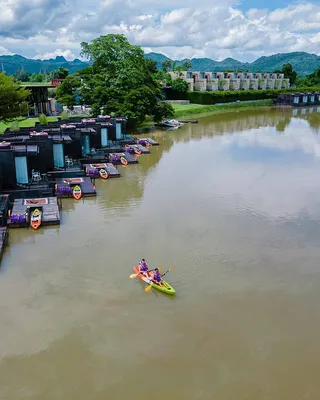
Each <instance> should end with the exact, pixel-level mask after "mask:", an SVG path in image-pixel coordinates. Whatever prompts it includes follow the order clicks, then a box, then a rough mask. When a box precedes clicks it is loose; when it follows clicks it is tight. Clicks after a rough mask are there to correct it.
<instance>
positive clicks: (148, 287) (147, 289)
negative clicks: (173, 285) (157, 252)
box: [144, 265, 174, 292]
mask: <svg viewBox="0 0 320 400" xmlns="http://www.w3.org/2000/svg"><path fill="white" fill-rule="evenodd" d="M173 268H174V265H173V266H172V267H170V268H169V269H168V270H167V271H166V272H165V273H164V274H163V275H162V276H165V274H167V273H168V272H169V271H172V270H173ZM159 269H160V268H159ZM153 285H154V282H152V283H151V284H150V285H149V286H147V287H146V288H145V289H144V290H145V291H146V292H149V290H150V289H151V288H152V286H153Z"/></svg>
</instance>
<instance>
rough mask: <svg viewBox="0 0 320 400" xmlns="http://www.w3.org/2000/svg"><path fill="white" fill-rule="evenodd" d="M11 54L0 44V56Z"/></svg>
mask: <svg viewBox="0 0 320 400" xmlns="http://www.w3.org/2000/svg"><path fill="white" fill-rule="evenodd" d="M12 54H13V53H11V52H10V51H9V50H8V49H6V48H4V47H2V46H0V55H1V56H10V55H12Z"/></svg>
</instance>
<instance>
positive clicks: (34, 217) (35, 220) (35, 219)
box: [30, 208, 41, 230]
mask: <svg viewBox="0 0 320 400" xmlns="http://www.w3.org/2000/svg"><path fill="white" fill-rule="evenodd" d="M40 225H41V211H40V210H39V209H38V208H36V209H35V210H33V211H32V213H31V217H30V226H31V228H32V229H35V230H36V229H38V228H39V227H40Z"/></svg>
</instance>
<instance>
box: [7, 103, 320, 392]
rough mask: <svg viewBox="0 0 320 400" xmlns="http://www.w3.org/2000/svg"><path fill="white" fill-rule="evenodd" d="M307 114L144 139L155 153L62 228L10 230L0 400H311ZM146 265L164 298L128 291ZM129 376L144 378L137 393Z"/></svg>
mask: <svg viewBox="0 0 320 400" xmlns="http://www.w3.org/2000/svg"><path fill="white" fill-rule="evenodd" d="M313 109H314V110H313V113H312V114H310V112H306V113H305V114H302V113H301V112H300V111H299V113H297V114H295V115H292V112H293V111H294V110H292V109H289V108H286V109H279V110H276V109H268V110H252V111H242V112H237V113H227V114H223V115H215V116H213V117H208V118H207V117H206V118H203V119H201V120H200V121H199V124H192V125H191V124H187V125H185V126H184V127H183V128H181V129H180V130H177V131H170V132H163V131H155V132H153V135H154V136H155V138H156V139H157V140H159V142H160V146H159V147H152V148H151V154H150V155H146V156H141V157H140V159H139V161H140V163H139V164H138V165H134V166H128V167H126V168H125V167H119V168H120V169H121V174H122V177H121V178H120V179H109V180H108V181H106V182H104V181H97V183H96V186H97V192H98V196H97V197H96V198H92V199H89V198H87V199H84V200H83V201H80V202H76V201H74V200H72V199H68V200H64V201H63V209H62V224H61V226H60V227H58V228H57V227H54V228H45V229H41V230H39V231H37V232H33V231H31V230H28V229H20V230H12V231H11V237H10V246H9V248H8V250H7V252H6V254H5V257H4V259H3V263H2V268H1V270H0V271H1V273H0V310H1V312H0V336H1V339H2V340H1V341H0V398H3V399H10V400H18V399H19V400H20V399H22V398H23V399H24V400H25V399H30V400H31V399H32V400H34V399H39V400H40V399H43V398H46V399H57V398H77V399H82V398H83V399H89V398H94V399H96V400H100V399H101V400H102V399H105V398H107V397H108V398H109V397H110V398H121V399H122V398H123V399H125V398H130V399H133V400H135V399H141V398H144V397H145V395H146V393H152V397H155V398H156V396H157V395H159V397H160V396H161V397H162V396H166V397H168V398H170V396H169V395H168V393H169V394H170V395H172V396H171V397H172V398H177V399H180V398H183V399H184V400H194V399H196V398H199V399H200V398H201V399H208V400H211V399H212V396H215V397H217V398H219V399H220V400H229V399H233V398H241V399H247V400H253V399H254V400H255V399H257V398H259V399H260V398H262V399H263V398H265V399H269V398H272V399H275V400H282V399H283V398H290V399H298V398H307V397H306V396H307V395H308V393H309V392H308V390H309V389H310V387H312V388H313V389H314V391H313V392H312V393H314V394H315V397H314V398H318V397H319V396H317V395H318V394H319V393H320V386H319V384H318V379H317V377H316V373H317V369H316V368H315V367H314V366H315V365H317V362H318V358H317V357H318V355H317V351H316V349H317V348H319V345H320V343H319V337H320V318H319V313H318V307H317V304H318V303H319V300H320V299H319V285H320V270H319V262H320V254H319V250H318V243H319V239H320V223H319V222H320V219H319V217H320V215H319V210H320V204H319V202H320V200H318V199H320V196H319V193H320V187H319V185H320V183H319V179H318V169H319V136H318V135H317V134H316V131H317V129H319V125H320V124H319V123H318V124H317V117H318V115H317V114H316V113H315V107H314V108H313ZM143 256H144V257H146V258H147V260H148V262H149V263H150V265H152V266H156V265H158V266H159V265H163V266H164V267H165V268H166V267H169V266H171V265H175V266H176V268H175V270H174V272H172V273H170V275H168V276H167V277H168V280H169V281H170V283H172V285H173V286H174V287H175V288H176V290H177V296H176V298H173V299H171V298H168V297H166V296H163V295H162V294H161V293H158V292H155V293H151V294H150V295H148V294H146V293H145V291H144V290H143V288H144V286H143V284H142V283H141V282H140V281H135V280H131V279H129V277H128V276H129V274H130V273H131V267H132V265H133V264H134V263H136V262H137V261H138V260H139V259H141V257H143ZM142 337H146V338H148V340H149V341H148V346H146V343H145V341H144V340H142ZM150 349H152V351H150ZM293 359H294V362H292V360H293ZM141 371H152V374H151V375H150V377H148V379H147V380H146V382H144V385H137V384H136V383H137V382H138V381H140V380H141ZM301 376H303V377H304V379H297V377H301ZM158 379H160V380H161V381H165V383H166V385H165V386H161V387H160V388H159V391H158V392H157V394H155V391H154V386H155V385H156V384H157V382H158ZM309 397H310V396H309ZM310 398H311V397H310Z"/></svg>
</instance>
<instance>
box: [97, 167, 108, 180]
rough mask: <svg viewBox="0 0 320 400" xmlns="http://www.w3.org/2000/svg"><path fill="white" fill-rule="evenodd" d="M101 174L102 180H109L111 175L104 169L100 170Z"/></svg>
mask: <svg viewBox="0 0 320 400" xmlns="http://www.w3.org/2000/svg"><path fill="white" fill-rule="evenodd" d="M99 174H100V178H101V179H108V178H109V174H108V172H107V171H106V170H105V169H104V168H101V169H100V170H99Z"/></svg>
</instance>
